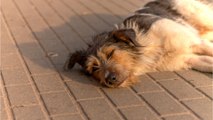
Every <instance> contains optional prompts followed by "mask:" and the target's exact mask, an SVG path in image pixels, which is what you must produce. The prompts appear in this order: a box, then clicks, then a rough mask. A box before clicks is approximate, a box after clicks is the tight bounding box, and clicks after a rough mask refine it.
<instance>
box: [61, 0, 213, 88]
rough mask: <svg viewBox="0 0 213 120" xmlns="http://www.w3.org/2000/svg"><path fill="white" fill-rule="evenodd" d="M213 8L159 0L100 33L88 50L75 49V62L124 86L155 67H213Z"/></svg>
mask: <svg viewBox="0 0 213 120" xmlns="http://www.w3.org/2000/svg"><path fill="white" fill-rule="evenodd" d="M211 40H213V9H212V7H211V5H208V4H207V3H204V2H203V1H202V2H201V1H198V0H156V1H152V2H149V3H147V4H146V5H145V6H144V7H143V8H142V9H139V10H138V11H136V12H135V14H134V15H132V16H130V17H128V18H127V19H125V20H124V21H123V23H122V24H120V25H118V26H117V28H116V29H114V30H112V31H110V32H104V33H101V34H99V35H97V36H96V37H95V38H94V40H93V43H92V44H91V45H90V46H89V47H88V49H87V50H82V51H76V52H75V53H72V54H71V55H70V57H69V59H68V60H67V62H66V64H65V69H71V68H72V67H73V66H74V64H75V63H78V64H80V65H81V66H82V67H83V69H84V70H85V71H86V72H87V73H89V74H90V75H92V76H93V77H94V78H95V79H97V80H99V81H100V83H101V84H104V85H106V86H108V87H125V86H128V85H132V84H133V83H135V82H136V81H137V76H138V75H141V74H144V73H147V72H155V71H175V70H181V69H191V68H193V69H196V70H199V71H203V72H212V71H213V66H212V65H213V44H212V43H211V42H210V41H211Z"/></svg>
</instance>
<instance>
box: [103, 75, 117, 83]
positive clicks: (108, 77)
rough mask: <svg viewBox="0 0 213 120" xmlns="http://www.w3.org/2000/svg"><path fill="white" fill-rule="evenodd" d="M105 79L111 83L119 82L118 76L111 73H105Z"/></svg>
mask: <svg viewBox="0 0 213 120" xmlns="http://www.w3.org/2000/svg"><path fill="white" fill-rule="evenodd" d="M105 79H106V81H108V82H109V83H115V82H116V81H117V79H116V74H115V73H111V72H106V73H105Z"/></svg>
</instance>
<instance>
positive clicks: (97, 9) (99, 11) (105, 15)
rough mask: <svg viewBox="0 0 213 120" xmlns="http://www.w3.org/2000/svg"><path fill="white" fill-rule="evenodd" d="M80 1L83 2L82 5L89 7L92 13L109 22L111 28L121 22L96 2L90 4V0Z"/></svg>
mask: <svg viewBox="0 0 213 120" xmlns="http://www.w3.org/2000/svg"><path fill="white" fill-rule="evenodd" d="M80 1H81V4H84V5H85V6H87V7H89V9H91V10H92V12H94V13H95V14H96V15H97V16H99V17H100V18H101V19H102V20H104V21H105V22H107V23H108V24H109V25H110V26H112V25H113V24H116V23H119V22H121V19H120V18H118V17H117V16H114V15H113V14H111V13H110V12H109V11H107V10H106V9H104V8H103V7H102V6H100V5H99V4H97V3H96V2H90V1H88V0H80ZM94 13H93V14H94Z"/></svg>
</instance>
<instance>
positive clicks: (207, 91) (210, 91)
mask: <svg viewBox="0 0 213 120" xmlns="http://www.w3.org/2000/svg"><path fill="white" fill-rule="evenodd" d="M199 89H200V90H201V91H202V92H204V93H205V94H206V95H207V96H209V97H210V98H212V99H213V87H201V88H199Z"/></svg>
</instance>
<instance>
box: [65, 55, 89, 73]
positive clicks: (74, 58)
mask: <svg viewBox="0 0 213 120" xmlns="http://www.w3.org/2000/svg"><path fill="white" fill-rule="evenodd" d="M85 53H86V52H85V51H76V52H74V53H71V54H70V55H69V58H68V59H67V61H66V62H65V64H64V70H70V69H72V68H73V67H74V65H75V63H78V64H79V65H81V66H82V67H84V66H85V62H86V55H85Z"/></svg>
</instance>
